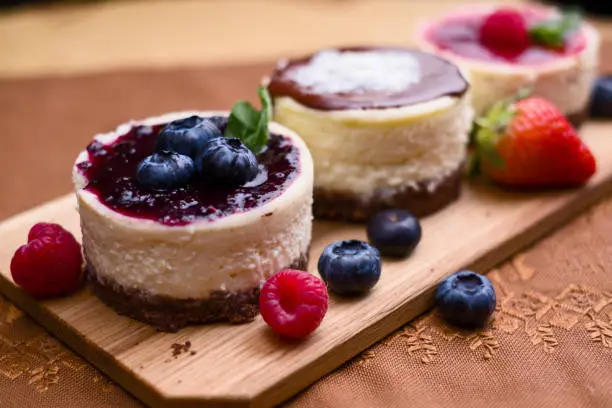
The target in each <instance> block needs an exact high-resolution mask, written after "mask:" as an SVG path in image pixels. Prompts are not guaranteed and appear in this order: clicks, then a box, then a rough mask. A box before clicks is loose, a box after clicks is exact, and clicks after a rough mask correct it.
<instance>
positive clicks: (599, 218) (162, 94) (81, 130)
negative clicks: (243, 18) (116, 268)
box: [0, 64, 612, 408]
mask: <svg viewBox="0 0 612 408" xmlns="http://www.w3.org/2000/svg"><path fill="white" fill-rule="evenodd" d="M270 67H271V64H265V65H261V66H254V67H241V68H209V69H199V70H196V69H194V70H180V71H178V70H176V71H158V72H131V73H114V74H99V75H92V76H83V77H75V78H54V79H51V78H50V79H24V80H11V81H9V80H0V107H2V109H0V123H2V124H3V130H4V131H5V134H7V135H10V136H11V137H10V138H4V139H3V148H1V149H0V166H1V167H0V168H1V170H2V171H0V191H3V192H7V191H11V193H12V194H11V195H10V197H9V196H8V195H6V194H5V195H2V196H0V219H2V218H5V217H7V216H9V215H12V214H14V213H16V212H18V211H20V210H23V209H25V208H27V207H30V206H32V205H35V204H38V203H40V202H42V201H44V200H48V199H51V198H53V197H55V196H58V195H61V194H64V193H66V192H67V191H69V189H70V180H69V177H70V174H69V169H70V165H71V163H72V160H73V159H74V156H75V155H76V153H77V152H78V151H79V150H80V149H81V148H82V147H83V146H84V145H85V144H86V143H87V142H88V141H89V139H90V138H91V136H92V135H93V134H94V133H95V132H98V131H101V130H105V129H110V128H111V127H113V126H114V125H115V124H117V123H120V122H122V121H125V120H127V119H130V118H140V117H144V116H148V115H152V114H158V113H162V112H164V111H170V110H179V109H190V108H201V109H207V108H219V107H222V108H229V107H230V106H231V103H232V101H234V100H236V99H239V98H249V97H252V96H253V95H252V94H253V90H254V89H255V88H256V86H257V84H258V81H259V78H260V77H261V75H263V74H265V73H266V72H268V71H269V69H270ZM109 90H115V91H113V92H111V91H109ZM117 90H121V92H119V91H117ZM41 95H46V97H44V98H43V97H41ZM32 115H35V118H36V120H32ZM14 169H22V171H20V172H19V174H14V172H12V171H9V170H14ZM42 174H44V175H45V176H46V177H45V182H44V183H42V182H41V181H40V180H41V178H42V176H41V175H42ZM32 186H36V188H32ZM489 277H490V278H491V280H492V281H493V283H494V285H495V287H496V291H497V294H498V299H499V302H498V308H497V311H496V313H495V315H494V318H493V320H492V321H491V322H490V324H489V325H488V326H487V327H486V328H484V329H483V330H480V331H460V330H457V329H455V328H453V327H450V326H447V325H445V324H444V323H443V322H442V321H440V319H439V318H438V316H437V315H436V313H435V312H430V313H428V314H425V315H423V316H421V317H420V318H418V319H416V320H415V321H413V322H411V324H409V325H407V326H406V327H404V328H402V329H401V330H399V331H398V332H396V333H394V334H393V335H391V336H390V337H388V338H387V339H386V340H384V341H383V342H381V343H379V344H378V345H376V346H374V347H372V348H371V349H369V350H367V351H365V352H364V353H362V354H361V356H359V357H358V358H356V359H354V360H353V361H351V362H349V363H347V364H346V365H345V366H343V367H342V368H340V369H338V370H336V371H335V372H333V373H331V374H330V375H328V376H326V377H325V378H323V379H321V380H320V381H318V382H317V383H315V384H314V385H313V386H311V387H310V388H309V389H307V390H305V391H304V392H303V393H301V394H300V395H298V396H297V397H295V398H294V399H293V400H291V401H289V402H287V403H286V404H284V405H285V406H286V407H292V408H310V407H312V408H315V407H316V408H321V407H339V408H340V407H350V408H360V407H364V408H366V407H367V408H379V407H380V408H382V407H385V408H388V407H427V408H430V407H431V408H438V407H456V408H479V407H487V408H490V407H508V408H516V407H536V408H547V407H551V408H553V407H554V408H558V407H595V408H599V407H602V408H603V407H611V406H612V197H611V198H609V199H607V200H606V201H604V202H602V203H601V204H600V205H598V206H596V207H595V208H594V209H592V210H590V211H588V212H587V213H586V214H584V215H582V216H581V217H579V218H578V219H576V220H575V221H574V222H572V223H570V224H569V225H567V226H566V227H564V228H562V229H560V230H559V231H557V232H556V233H555V234H553V235H552V236H550V237H549V238H546V239H544V240H543V241H541V242H540V243H538V244H537V245H535V246H534V247H533V248H531V249H529V250H527V251H525V252H523V253H522V254H519V255H517V256H515V257H514V258H513V259H512V260H510V261H509V262H507V263H505V264H504V265H502V266H500V267H499V268H497V269H495V270H493V271H491V272H490V273H489ZM140 406H142V405H141V404H140V403H139V402H137V401H136V400H135V399H134V398H133V397H131V396H130V395H129V394H127V393H126V392H125V391H123V390H122V389H121V388H120V387H119V386H117V385H116V384H114V383H113V382H112V381H110V380H109V379H107V378H106V377H105V376H103V375H102V374H100V373H99V372H98V371H97V370H96V369H95V368H93V367H92V366H91V365H89V364H88V363H87V362H86V361H84V360H83V359H81V358H80V357H78V356H76V355H75V354H74V353H73V352H72V351H70V350H69V349H67V348H66V347H65V346H64V345H62V344H61V343H60V342H58V341H57V340H55V339H54V338H53V337H51V336H50V335H49V334H47V333H46V332H45V331H44V330H43V329H42V328H41V327H40V326H39V325H37V324H36V323H34V322H33V321H32V320H31V319H30V318H28V317H27V316H25V315H24V314H23V313H22V312H21V311H19V310H18V309H17V308H16V307H15V306H14V305H12V304H11V303H10V302H8V301H7V300H6V299H5V298H3V297H0V407H1V408H28V407H65V408H72V407H91V408H101V407H116V408H126V407H140Z"/></svg>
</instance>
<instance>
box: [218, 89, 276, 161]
mask: <svg viewBox="0 0 612 408" xmlns="http://www.w3.org/2000/svg"><path fill="white" fill-rule="evenodd" d="M257 93H258V95H259V99H260V101H261V105H262V110H261V111H258V110H257V109H255V108H254V107H253V105H251V103H249V102H247V101H239V102H237V103H236V104H235V105H234V107H233V108H232V112H231V113H230V116H229V119H228V122H227V128H226V129H225V136H226V137H235V138H238V139H240V140H241V141H242V143H244V144H245V146H246V147H248V148H249V150H251V151H252V152H253V154H259V153H261V151H262V150H263V149H264V148H265V147H266V146H267V144H268V138H269V132H268V123H269V121H270V119H271V117H272V99H271V98H270V94H269V93H268V90H267V89H266V88H265V87H263V86H262V87H260V88H259V89H258V91H257Z"/></svg>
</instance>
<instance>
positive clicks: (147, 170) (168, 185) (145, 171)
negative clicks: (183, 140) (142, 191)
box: [136, 150, 196, 191]
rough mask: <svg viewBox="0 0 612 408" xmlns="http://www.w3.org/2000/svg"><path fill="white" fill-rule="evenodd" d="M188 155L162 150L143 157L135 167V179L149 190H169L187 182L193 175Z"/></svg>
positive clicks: (194, 172) (193, 167)
mask: <svg viewBox="0 0 612 408" xmlns="http://www.w3.org/2000/svg"><path fill="white" fill-rule="evenodd" d="M195 174H196V171H195V165H194V164H193V160H191V158H190V157H188V156H185V155H182V154H178V153H176V152H171V151H169V150H162V151H161V152H157V153H153V154H152V155H150V156H147V157H145V158H144V159H143V160H142V161H141V162H140V164H138V167H137V168H136V179H137V180H138V183H139V184H140V185H142V186H143V187H146V188H149V189H151V190H162V191H163V190H170V189H173V188H177V187H181V186H184V185H186V184H188V183H189V182H190V181H191V180H192V179H193V177H194V176H195Z"/></svg>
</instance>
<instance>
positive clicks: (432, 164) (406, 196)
mask: <svg viewBox="0 0 612 408" xmlns="http://www.w3.org/2000/svg"><path fill="white" fill-rule="evenodd" d="M265 82H266V83H267V84H268V87H269V90H270V94H271V96H272V99H273V103H274V119H275V121H277V122H279V123H281V124H283V125H285V126H287V127H289V128H291V129H294V130H295V131H296V132H298V133H299V134H300V135H301V136H302V137H303V138H304V141H305V142H306V144H307V145H308V147H309V149H310V151H311V153H312V156H313V160H314V163H315V168H316V177H315V186H314V196H315V198H314V213H315V216H318V217H324V218H331V219H344V220H353V221H362V220H365V219H367V218H369V217H370V216H371V215H373V214H374V213H376V212H378V211H379V210H384V209H389V208H397V209H404V210H408V211H411V212H412V213H413V214H415V215H417V216H423V215H427V214H431V213H433V212H435V211H438V210H440V209H441V208H443V207H445V206H446V205H448V204H449V203H451V202H452V201H454V200H455V199H456V198H457V197H458V196H459V193H460V187H461V175H460V172H461V171H460V169H461V167H462V163H463V162H464V160H465V157H466V144H467V140H468V132H469V130H470V128H471V122H472V108H471V106H470V103H469V100H468V82H467V81H466V79H465V78H464V76H463V75H462V73H461V72H460V70H459V69H458V68H457V67H456V66H455V65H453V64H452V63H450V62H448V61H446V60H444V59H442V58H439V57H437V56H434V55H432V54H428V53H425V52H421V51H417V50H410V49H402V48H365V47H361V48H343V49H327V50H322V51H319V52H317V53H315V54H314V55H310V56H307V57H304V58H298V59H294V60H290V61H281V62H279V64H278V66H277V68H276V69H275V71H274V72H273V73H272V74H271V75H270V77H269V78H266V79H265Z"/></svg>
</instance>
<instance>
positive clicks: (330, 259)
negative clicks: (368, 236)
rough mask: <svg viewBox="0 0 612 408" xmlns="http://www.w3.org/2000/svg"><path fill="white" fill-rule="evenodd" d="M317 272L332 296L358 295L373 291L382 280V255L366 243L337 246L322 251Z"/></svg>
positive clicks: (352, 242) (345, 242) (348, 243)
mask: <svg viewBox="0 0 612 408" xmlns="http://www.w3.org/2000/svg"><path fill="white" fill-rule="evenodd" d="M318 268H319V274H320V275H321V278H323V280H324V281H325V282H326V283H327V286H328V287H329V289H330V290H331V291H332V292H335V293H337V294H339V295H359V294H362V293H365V292H367V291H369V290H370V289H372V287H374V285H376V282H378V279H379V278H380V270H381V261H380V252H378V249H376V248H374V247H373V246H371V245H370V244H368V243H366V242H363V241H358V240H349V241H338V242H334V243H333V244H330V245H328V246H327V247H326V248H325V249H324V250H323V253H322V254H321V257H320V258H319V264H318Z"/></svg>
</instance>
